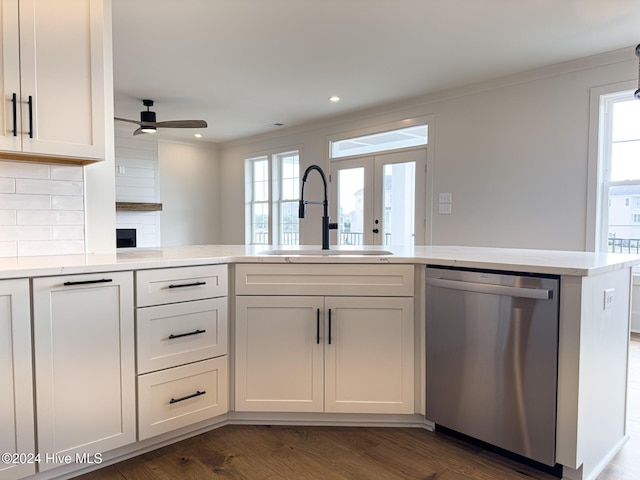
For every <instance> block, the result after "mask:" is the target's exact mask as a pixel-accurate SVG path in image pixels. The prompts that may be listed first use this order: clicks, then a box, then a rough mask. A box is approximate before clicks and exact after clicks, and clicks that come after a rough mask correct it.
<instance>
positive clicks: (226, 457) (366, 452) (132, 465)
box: [77, 335, 640, 480]
mask: <svg viewBox="0 0 640 480" xmlns="http://www.w3.org/2000/svg"><path fill="white" fill-rule="evenodd" d="M630 357H631V358H630V365H631V366H630V369H631V370H630V388H629V392H630V401H629V408H628V412H629V413H628V423H629V432H630V434H631V436H632V439H631V440H630V441H629V442H628V443H627V444H626V445H625V447H624V448H623V449H622V451H621V452H620V453H619V454H618V455H617V456H616V457H615V458H614V459H613V461H612V462H611V463H610V464H609V466H608V467H607V469H606V470H605V471H604V472H603V473H602V474H601V475H600V476H599V477H598V480H613V479H616V480H632V479H633V480H637V479H638V478H640V335H638V336H636V335H634V338H633V341H632V342H631V355H630ZM77 478H78V479H81V480H164V479H166V480H182V479H184V480H190V479H193V480H208V479H224V478H227V479H246V480H276V479H277V480H282V479H298V480H310V479H313V480H317V479H322V480H435V479H437V480H462V479H465V480H468V479H478V480H494V479H500V480H512V479H513V480H517V479H521V480H524V479H528V480H535V479H538V480H551V479H553V478H555V477H552V476H550V475H547V474H544V473H542V472H539V471H536V470H532V469H530V468H528V467H526V466H523V465H521V464H519V463H516V462H513V461H511V460H509V459H506V458H504V457H501V456H498V455H496V454H493V453H490V452H487V451H485V450H481V449H479V448H478V447H475V446H473V445H470V444H467V443H465V442H462V441H459V440H456V439H453V438H451V437H448V436H446V435H442V434H440V433H433V432H428V431H425V430H422V429H408V428H356V427H283V426H244V425H234V426H226V427H223V428H220V429H217V430H214V431H211V432H208V433H206V434H203V435H199V436H197V437H193V438H190V439H188V440H184V441H182V442H179V443H176V444H173V445H169V446H167V447H164V448H161V449H158V450H155V451H153V452H149V453H147V454H145V455H141V456H139V457H136V458H132V459H130V460H126V461H123V462H120V463H118V464H115V465H111V466H108V467H105V468H103V469H101V470H98V471H96V472H92V473H89V474H86V475H83V476H81V477H77Z"/></svg>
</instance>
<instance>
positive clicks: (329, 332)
mask: <svg viewBox="0 0 640 480" xmlns="http://www.w3.org/2000/svg"><path fill="white" fill-rule="evenodd" d="M329 345H331V309H329Z"/></svg>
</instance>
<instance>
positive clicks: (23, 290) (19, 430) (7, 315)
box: [0, 279, 35, 480]
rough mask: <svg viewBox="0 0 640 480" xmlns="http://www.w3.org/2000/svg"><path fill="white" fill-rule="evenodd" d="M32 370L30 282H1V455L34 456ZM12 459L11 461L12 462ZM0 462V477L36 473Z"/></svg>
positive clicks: (31, 468)
mask: <svg viewBox="0 0 640 480" xmlns="http://www.w3.org/2000/svg"><path fill="white" fill-rule="evenodd" d="M32 378H33V370H32V368H31V318H30V314H29V281H28V280H26V279H24V280H3V281H0V384H1V385H2V394H1V395H0V432H2V433H1V434H0V453H3V454H7V453H9V454H27V455H28V454H33V453H34V452H35V445H34V426H33V382H32ZM12 460H13V459H12ZM15 460H18V461H16V463H5V462H1V463H0V478H3V479H5V480H11V479H17V478H22V477H25V476H27V475H30V474H33V473H35V464H34V463H27V462H25V461H24V460H23V461H21V462H20V461H19V460H20V458H19V457H18V458H17V459H15Z"/></svg>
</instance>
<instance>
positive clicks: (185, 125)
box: [155, 120, 207, 128]
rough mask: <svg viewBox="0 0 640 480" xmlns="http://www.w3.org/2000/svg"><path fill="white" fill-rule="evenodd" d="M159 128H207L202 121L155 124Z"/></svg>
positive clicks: (205, 123) (171, 121) (173, 121)
mask: <svg viewBox="0 0 640 480" xmlns="http://www.w3.org/2000/svg"><path fill="white" fill-rule="evenodd" d="M155 126H156V127H159V128H207V122H205V121H204V120H169V121H166V122H156V123H155Z"/></svg>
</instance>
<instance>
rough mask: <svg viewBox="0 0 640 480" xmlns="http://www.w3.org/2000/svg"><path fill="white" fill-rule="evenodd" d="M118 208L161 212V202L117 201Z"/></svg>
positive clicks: (131, 210) (132, 210)
mask: <svg viewBox="0 0 640 480" xmlns="http://www.w3.org/2000/svg"><path fill="white" fill-rule="evenodd" d="M116 210H121V211H124V210H127V211H130V212H161V211H162V204H161V203H143V202H116Z"/></svg>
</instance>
